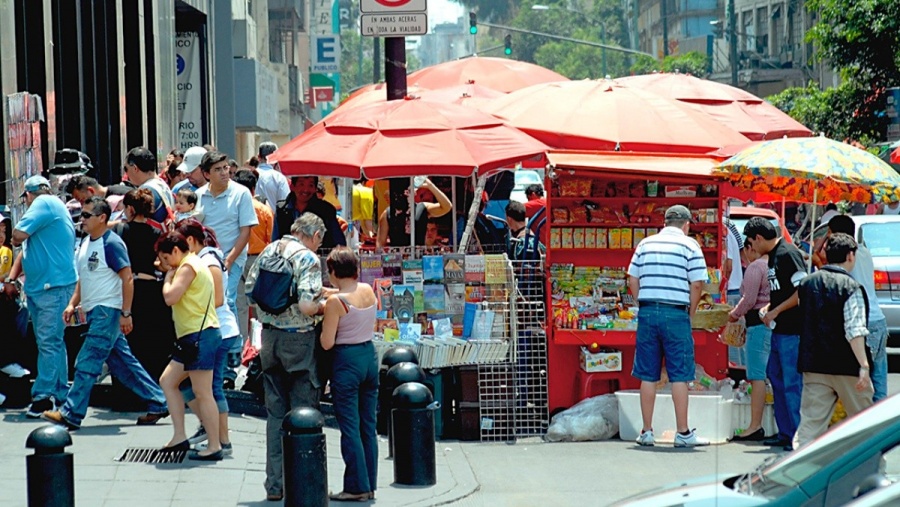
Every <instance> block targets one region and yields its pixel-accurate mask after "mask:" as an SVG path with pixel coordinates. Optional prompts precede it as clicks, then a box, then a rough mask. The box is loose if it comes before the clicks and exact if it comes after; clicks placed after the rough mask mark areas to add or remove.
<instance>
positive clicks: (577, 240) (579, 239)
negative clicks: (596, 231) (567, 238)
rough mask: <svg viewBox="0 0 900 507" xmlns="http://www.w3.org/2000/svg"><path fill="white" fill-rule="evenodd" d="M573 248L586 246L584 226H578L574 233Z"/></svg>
mask: <svg viewBox="0 0 900 507" xmlns="http://www.w3.org/2000/svg"><path fill="white" fill-rule="evenodd" d="M572 248H584V227H576V228H575V229H574V232H573V233H572Z"/></svg>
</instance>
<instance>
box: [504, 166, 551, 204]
mask: <svg viewBox="0 0 900 507" xmlns="http://www.w3.org/2000/svg"><path fill="white" fill-rule="evenodd" d="M514 174H515V177H516V186H515V187H513V191H512V193H511V194H510V195H509V200H510V201H519V202H521V203H524V202H526V201H527V200H528V198H527V197H525V189H526V188H528V186H529V185H534V184H537V185H540V186H541V188H544V179H543V178H542V177H541V174H540V173H539V172H537V171H530V170H527V169H521V170H518V171H516V172H515V173H514Z"/></svg>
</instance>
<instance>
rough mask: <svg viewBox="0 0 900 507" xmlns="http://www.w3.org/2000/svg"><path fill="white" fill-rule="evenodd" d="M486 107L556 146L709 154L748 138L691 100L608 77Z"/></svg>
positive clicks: (549, 87)
mask: <svg viewBox="0 0 900 507" xmlns="http://www.w3.org/2000/svg"><path fill="white" fill-rule="evenodd" d="M482 110H483V111H485V112H487V113H491V114H494V115H497V116H499V117H501V118H504V119H506V120H508V124H509V125H512V126H514V127H516V128H518V129H520V130H522V131H524V132H527V133H529V134H531V135H533V136H534V137H536V138H537V139H540V140H541V141H543V142H544V143H546V144H547V145H548V146H551V147H553V148H565V149H574V150H593V151H596V150H608V151H612V150H620V151H653V152H667V153H673V152H680V153H706V152H709V151H712V150H716V149H719V148H721V147H723V146H729V145H734V144H742V143H746V142H747V139H746V138H745V137H744V136H742V135H741V134H740V133H738V132H736V131H734V130H731V129H729V128H728V127H725V126H724V125H722V124H720V123H718V122H716V121H715V120H713V119H711V118H709V117H708V116H707V115H705V114H703V113H701V112H699V111H696V110H694V109H692V108H691V107H690V106H688V105H687V104H683V103H681V102H678V101H675V100H670V99H666V98H664V97H660V96H659V95H656V94H655V93H650V92H647V91H644V90H640V89H638V88H631V87H625V86H621V85H618V84H617V83H615V82H613V81H609V80H597V81H590V80H584V81H568V82H561V83H547V84H541V85H536V86H531V87H529V88H526V89H524V90H519V91H517V92H513V93H510V94H509V95H507V96H505V97H501V98H499V99H496V100H494V101H492V102H491V103H490V104H488V105H487V106H486V107H484V108H483V109H482Z"/></svg>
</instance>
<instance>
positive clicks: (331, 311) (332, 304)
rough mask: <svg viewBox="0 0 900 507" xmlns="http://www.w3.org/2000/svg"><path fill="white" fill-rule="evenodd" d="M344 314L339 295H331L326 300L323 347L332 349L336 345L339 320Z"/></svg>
mask: <svg viewBox="0 0 900 507" xmlns="http://www.w3.org/2000/svg"><path fill="white" fill-rule="evenodd" d="M342 314H343V305H341V302H340V300H339V299H338V298H337V296H332V297H329V298H328V299H327V300H326V301H325V319H324V320H322V336H321V338H320V341H321V342H322V348H323V349H325V350H330V349H331V348H332V347H334V341H335V339H336V338H337V328H338V322H339V321H340V320H341V315H342Z"/></svg>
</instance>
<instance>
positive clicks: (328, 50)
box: [310, 34, 341, 74]
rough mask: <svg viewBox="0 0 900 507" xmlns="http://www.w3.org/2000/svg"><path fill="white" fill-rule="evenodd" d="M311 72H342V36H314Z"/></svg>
mask: <svg viewBox="0 0 900 507" xmlns="http://www.w3.org/2000/svg"><path fill="white" fill-rule="evenodd" d="M312 38H313V41H312V42H313V46H312V55H310V56H311V57H312V58H310V71H311V72H313V73H318V74H329V73H333V72H340V71H341V36H340V35H338V34H328V35H313V36H312Z"/></svg>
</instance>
